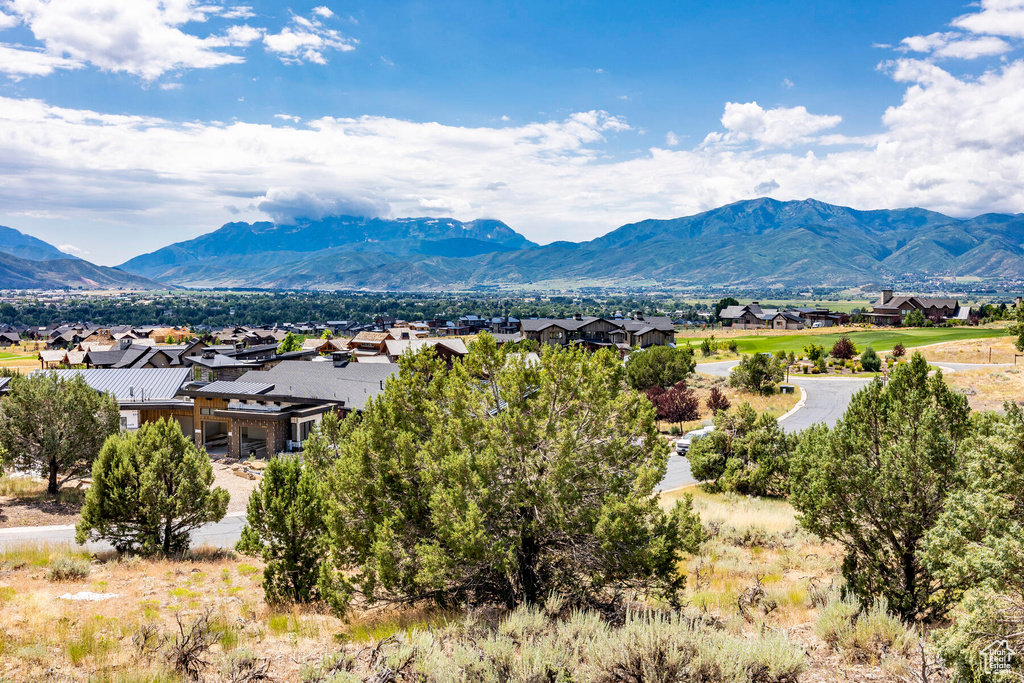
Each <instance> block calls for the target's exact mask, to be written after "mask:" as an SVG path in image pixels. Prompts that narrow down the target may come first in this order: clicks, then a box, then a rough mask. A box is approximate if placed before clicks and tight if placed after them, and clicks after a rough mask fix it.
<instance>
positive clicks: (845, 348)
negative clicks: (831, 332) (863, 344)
mask: <svg viewBox="0 0 1024 683" xmlns="http://www.w3.org/2000/svg"><path fill="white" fill-rule="evenodd" d="M856 355H857V346H856V345H855V344H854V343H853V342H852V341H851V340H850V338H849V337H847V336H846V335H845V334H844V335H843V336H842V337H840V338H839V339H838V340H837V341H836V343H835V344H834V345H833V346H832V354H831V356H832V357H833V358H839V359H842V360H850V359H851V358H853V357H854V356H856Z"/></svg>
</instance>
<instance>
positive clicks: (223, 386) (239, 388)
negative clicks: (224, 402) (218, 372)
mask: <svg viewBox="0 0 1024 683" xmlns="http://www.w3.org/2000/svg"><path fill="white" fill-rule="evenodd" d="M273 388H274V385H273V384H266V383H264V382H230V381H226V380H219V381H217V382H210V383H209V384H207V385H206V386H204V387H203V388H202V389H199V391H201V392H203V393H205V394H265V393H267V392H268V391H270V390H271V389H273Z"/></svg>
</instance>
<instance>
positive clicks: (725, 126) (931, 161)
mask: <svg viewBox="0 0 1024 683" xmlns="http://www.w3.org/2000/svg"><path fill="white" fill-rule="evenodd" d="M1022 39H1024V0H984V2H982V3H981V4H980V5H967V4H965V3H963V2H947V1H945V0H934V1H931V2H870V1H866V2H857V3H850V2H842V3H840V2H728V3H724V2H719V3H680V2H644V3H607V2H604V3H601V2H520V3H472V2H378V3H368V4H356V3H346V4H337V3H333V2H315V3H292V4H283V3H269V2H263V3H260V2H245V3H244V4H241V3H238V4H235V3H230V2H225V3H220V2H216V1H215V0H211V1H210V2H206V3H199V2H192V1H190V0H162V1H161V0H0V129H2V131H6V132H0V155H2V156H0V158H4V159H6V160H7V163H6V164H5V165H4V166H5V167H4V168H0V222H2V223H3V224H6V225H9V226H11V227H15V228H18V229H21V230H23V231H26V232H30V233H32V234H35V235H37V236H39V237H41V238H43V239H46V240H47V241H50V242H53V243H55V244H59V245H62V246H65V247H67V250H68V251H69V252H73V253H79V254H81V255H83V256H85V257H86V258H89V259H90V260H93V261H96V262H98V263H104V264H116V263H119V262H121V261H123V260H125V259H127V258H129V257H131V256H133V255H135V254H137V253H140V252H144V251H150V250H152V249H155V248H158V247H160V246H163V245H164V244H167V243H169V242H172V241H177V240H180V239H187V238H189V237H193V236H195V235H198V234H201V233H203V232H207V231H209V230H211V229H214V228H216V227H218V226H219V225H220V224H222V223H224V222H226V221H228V220H266V219H268V218H272V219H277V220H296V219H301V218H303V217H316V216H318V215H323V214H325V213H333V212H339V211H343V212H350V213H365V214H373V215H389V216H404V215H413V214H415V215H453V216H454V217H456V218H460V219H472V218H477V217H491V218H499V219H501V220H504V221H506V222H507V223H509V225H511V226H512V227H513V228H515V229H517V230H519V231H520V232H523V233H524V234H526V235H527V236H528V237H530V238H531V239H534V240H536V241H539V242H548V241H552V240H555V239H574V240H579V239H589V238H592V237H595V236H597V235H599V234H602V233H604V232H606V231H608V230H610V229H613V228H615V227H617V226H618V225H620V224H622V223H624V222H628V221H631V220H639V219H643V218H649V217H659V218H664V217H671V216H676V215H684V214H688V213H693V212H695V211H699V210H703V209H707V208H711V207H713V206H717V205H720V204H723V203H727V202H729V201H735V200H738V199H743V198H749V197H752V196H757V195H760V194H771V195H772V196H776V197H778V198H780V199H792V198H803V197H806V196H814V197H816V198H819V199H823V200H825V201H833V202H836V203H845V204H850V205H853V206H857V207H858V208H880V207H893V206H907V205H921V206H926V207H928V208H933V209H936V210H941V211H946V212H949V213H952V214H954V215H972V214H974V213H979V212H982V211H987V210H999V211H1022V210H1024V196H1022V194H1021V193H1022V191H1021V189H1020V188H1021V187H1022V186H1024V184H1022V182H1021V181H1022V180H1024V163H1022V161H1024V159H1022V157H1021V154H1022V149H1021V148H1022V145H1021V141H1022V140H1024V133H1022V131H1021V130H1019V129H1018V128H1019V127H1020V126H1021V125H1022V124H1019V123H1017V122H1015V121H1012V120H1010V119H1014V118H1020V117H1019V116H1016V115H1017V114H1018V113H1019V112H1020V111H1021V105H1022V104H1024V103H1022V102H1021V101H1020V98H1021V94H1020V91H1021V87H1020V86H1021V85H1024V64H1022V63H1021V62H1020V45H1021V40H1022ZM4 73H6V78H4V77H3V75H4ZM126 231H128V233H127V234H130V235H131V239H124V237H125V235H126Z"/></svg>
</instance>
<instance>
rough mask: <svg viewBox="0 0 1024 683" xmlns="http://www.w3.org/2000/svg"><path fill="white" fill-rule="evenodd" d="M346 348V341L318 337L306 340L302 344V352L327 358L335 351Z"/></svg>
mask: <svg viewBox="0 0 1024 683" xmlns="http://www.w3.org/2000/svg"><path fill="white" fill-rule="evenodd" d="M347 348H348V340H345V341H341V340H336V339H320V338H319V337H316V338H313V339H306V340H305V341H303V342H302V350H303V351H312V352H313V353H315V354H316V355H318V356H329V355H331V354H332V353H334V352H335V351H342V350H345V349H347Z"/></svg>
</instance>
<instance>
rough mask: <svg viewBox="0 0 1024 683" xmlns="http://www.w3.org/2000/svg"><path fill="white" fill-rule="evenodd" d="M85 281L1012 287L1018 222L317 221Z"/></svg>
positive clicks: (887, 217)
mask: <svg viewBox="0 0 1024 683" xmlns="http://www.w3.org/2000/svg"><path fill="white" fill-rule="evenodd" d="M11 232H14V233H17V231H11ZM17 234H19V235H20V233H17ZM22 237H27V236H24V235H23V236H22ZM29 239H34V238H29ZM9 242H10V240H9V239H8V236H7V234H6V233H3V234H0V252H5V251H6V252H8V253H10V249H9V248H8V246H6V245H7V244H8V243H9ZM37 242H39V241H38V240H37ZM39 245H43V247H49V248H50V249H53V250H54V251H56V249H55V248H53V247H50V245H47V244H46V243H45V242H39ZM39 245H35V246H36V247H37V248H42V247H40V246H39ZM15 246H17V247H18V248H27V247H28V243H27V242H25V243H19V244H18V245H15ZM44 251H45V250H44ZM41 253H42V252H41ZM57 253H58V254H60V252H57ZM50 257H53V258H57V259H60V260H59V261H56V262H54V261H49V262H47V261H33V263H59V264H60V267H59V268H57V267H56V266H50V270H51V271H53V270H55V269H56V270H63V269H68V271H69V276H71V273H70V270H71V267H70V265H68V264H69V263H72V261H70V260H69V259H68V258H67V256H66V255H64V254H61V255H60V256H54V255H53V254H52V253H51V254H50ZM40 258H42V257H40ZM78 262H79V263H80V264H85V263H86V262H84V261H80V260H78ZM88 265H90V266H91V264H88ZM79 267H80V268H81V267H82V266H79ZM92 268H96V269H99V270H100V272H102V273H105V274H107V275H108V276H109V277H111V278H115V279H116V278H122V277H128V276H129V275H128V274H134V275H135V276H139V277H140V278H142V279H144V281H146V282H149V283H151V284H152V285H153V286H156V283H164V284H169V285H177V286H182V287H252V288H265V289H364V290H393V291H394V290H421V291H430V290H435V291H436V290H460V289H473V288H477V287H509V288H531V287H536V288H546V287H573V286H611V287H618V286H640V285H646V286H661V287H667V288H670V287H683V286H690V285H713V286H723V287H724V286H732V287H743V288H756V287H767V286H771V285H780V284H781V285H786V286H801V287H802V286H809V285H810V286H829V285H832V286H844V285H859V284H865V283H882V282H887V281H893V280H898V281H906V280H924V279H929V278H934V277H939V276H959V277H964V276H974V277H978V278H982V279H1000V280H1007V279H1008V280H1019V279H1024V215H1022V214H1013V215H1010V214H985V215H981V216H977V217H975V218H970V219H959V218H952V217H950V216H946V215H943V214H941V213H937V212H934V211H928V210H925V209H919V208H910V209H894V210H873V211H860V210H856V209H851V208H848V207H844V206H836V205H832V204H826V203H824V202H820V201H817V200H814V199H807V200H803V201H787V202H782V201H777V200H774V199H768V198H760V199H753V200H746V201H741V202H736V203H734V204H729V205H727V206H723V207H720V208H717V209H712V210H710V211H706V212H703V213H699V214H696V215H693V216H687V217H683V218H675V219H670V220H645V221H640V222H638V223H630V224H628V225H624V226H622V227H620V228H618V229H616V230H613V231H611V232H609V233H607V234H606V235H603V236H601V237H598V238H596V239H593V240H590V241H587V242H578V243H577V242H554V243H552V244H547V245H544V246H540V245H537V244H535V243H533V242H531V241H529V240H528V239H526V238H525V237H524V236H523V235H521V234H519V233H517V232H515V231H514V230H513V229H511V228H510V227H508V226H507V225H505V224H504V223H502V222H501V221H498V220H476V221H470V222H465V223H463V222H460V221H457V220H454V219H450V218H400V219H393V220H388V219H381V218H372V219H371V218H358V217H352V216H330V217H326V218H322V219H319V220H307V221H300V222H295V223H293V224H276V223H270V222H258V223H251V224H250V223H240V222H238V223H228V224H226V225H224V226H222V227H221V228H219V229H217V230H215V231H213V232H211V233H208V234H205V235H202V236H200V237H197V238H195V239H191V240H188V241H185V242H178V243H176V244H172V245H170V246H167V247H164V248H162V249H158V250H157V251H154V252H152V253H149V254H143V255H141V256H137V257H135V258H133V259H131V260H129V261H127V262H126V263H123V264H121V265H120V266H118V268H116V269H110V268H108V269H102V267H99V266H92ZM11 270H12V269H11V268H8V269H7V270H6V272H5V271H4V269H3V264H0V286H3V287H8V286H28V285H8V284H5V283H6V281H7V278H8V277H10V276H11V275H10V272H11ZM95 274H96V273H94V275H95ZM74 277H79V278H81V277H85V276H84V275H80V274H74ZM57 279H58V280H59V279H60V278H59V277H58V278H57ZM140 281H143V280H140ZM143 286H145V285H143Z"/></svg>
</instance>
